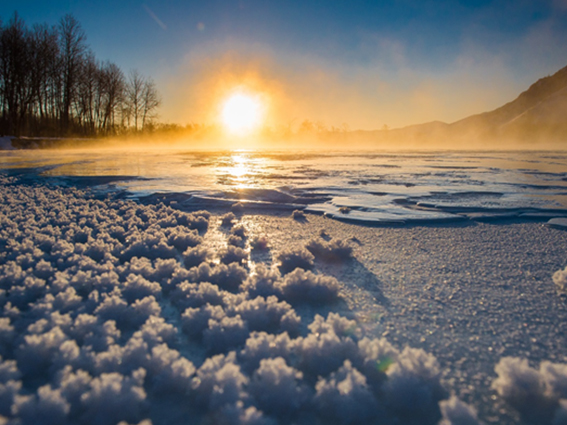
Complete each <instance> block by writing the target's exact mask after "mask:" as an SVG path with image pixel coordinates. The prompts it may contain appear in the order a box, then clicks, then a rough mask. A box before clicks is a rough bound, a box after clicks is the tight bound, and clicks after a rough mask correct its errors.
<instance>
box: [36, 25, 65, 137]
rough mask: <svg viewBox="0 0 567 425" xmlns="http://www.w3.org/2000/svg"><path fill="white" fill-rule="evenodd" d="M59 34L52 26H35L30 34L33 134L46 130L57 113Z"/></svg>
mask: <svg viewBox="0 0 567 425" xmlns="http://www.w3.org/2000/svg"><path fill="white" fill-rule="evenodd" d="M58 40H59V35H58V33H57V29H56V28H55V27H52V28H50V27H48V26H47V25H45V24H43V25H35V26H34V27H33V30H32V33H31V41H30V42H31V55H32V69H31V73H32V75H31V85H32V90H33V97H34V105H33V110H32V111H30V112H31V113H32V119H33V121H34V122H35V125H34V132H35V133H36V134H39V133H41V132H42V131H45V129H49V127H50V126H51V125H52V122H54V121H55V119H56V116H57V108H56V106H55V103H56V99H55V98H56V97H57V96H58V92H59V90H57V89H56V86H57V81H54V80H56V79H58V74H59V72H58V71H59V45H58Z"/></svg>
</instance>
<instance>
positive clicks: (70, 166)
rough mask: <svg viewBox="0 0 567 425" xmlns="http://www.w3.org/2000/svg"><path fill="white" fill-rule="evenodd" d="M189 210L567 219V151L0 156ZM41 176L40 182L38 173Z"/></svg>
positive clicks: (33, 170)
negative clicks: (303, 211)
mask: <svg viewBox="0 0 567 425" xmlns="http://www.w3.org/2000/svg"><path fill="white" fill-rule="evenodd" d="M2 168H3V169H5V170H6V171H8V172H10V173H16V172H17V173H18V174H20V175H21V174H24V175H26V176H28V177H30V178H32V179H33V178H35V177H37V176H41V177H42V178H43V179H49V180H51V181H53V182H57V183H59V184H70V185H83V186H85V185H88V186H96V187H98V188H99V190H102V191H104V190H106V191H109V190H110V191H116V190H126V191H128V193H129V194H130V195H131V196H135V197H146V198H147V201H148V202H153V201H156V200H160V201H161V202H165V203H167V204H169V205H173V206H176V207H177V208H182V209H186V210H196V209H211V208H212V209H215V208H225V209H226V208H228V207H230V206H232V205H234V204H235V203H238V206H239V208H240V209H244V210H258V209H265V210H278V209H286V210H289V211H293V210H297V209H302V208H306V210H307V211H309V212H313V213H319V214H326V215H327V216H328V217H332V218H336V219H338V220H342V221H349V222H359V223H366V224H371V225H381V224H385V225H388V224H404V223H410V224H417V223H426V222H432V223H440V222H453V221H459V220H475V221H476V220H485V221H490V220H502V219H510V218H513V219H517V218H520V219H531V220H544V219H551V218H555V217H565V216H567V180H566V175H567V174H566V172H565V169H567V155H566V154H565V153H562V152H558V153H553V154H550V153H549V152H423V153H408V152H381V153H342V152H329V153H325V154H321V153H315V152H307V153H298V154H289V153H285V152H260V151H258V152H255V151H248V152H247V151H238V152H216V153H215V152H211V153H207V152H191V151H182V150H162V151H156V152H149V153H148V152H142V151H130V152H128V153H127V154H126V153H122V152H116V151H95V150H93V151H91V152H89V155H88V160H84V156H82V155H81V154H79V153H73V151H61V152H53V151H43V152H42V155H41V159H38V156H37V155H36V154H35V153H33V152H26V151H17V152H13V151H11V152H2V155H0V169H2ZM34 176H35V177H34Z"/></svg>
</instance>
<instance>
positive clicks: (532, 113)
mask: <svg viewBox="0 0 567 425" xmlns="http://www.w3.org/2000/svg"><path fill="white" fill-rule="evenodd" d="M351 134H352V136H353V138H354V139H356V140H359V141H360V142H362V143H365V144H366V143H368V142H371V143H378V144H379V145H382V144H383V145H386V144H388V145H390V144H392V143H394V144H395V145H396V146H398V147H424V148H426V147H430V146H439V147H448V148H469V147H474V146H479V147H494V148H499V147H500V148H507V147H511V146H512V145H518V144H519V145H521V147H534V148H538V147H559V148H567V66H566V67H565V68H562V69H560V70H559V71H557V72H556V73H555V74H553V75H551V76H548V77H544V78H541V79H539V80H538V81H536V82H535V83H534V84H532V85H531V86H530V87H529V88H528V89H527V90H526V91H524V92H522V93H521V94H520V95H519V96H518V97H517V98H516V99H514V100H513V101H511V102H509V103H506V104H505V105H503V106H501V107H499V108H497V109H494V110H493V111H489V112H484V113H481V114H477V115H472V116H470V117H467V118H463V119H461V120H459V121H456V122H454V123H451V124H447V123H444V122H441V121H433V122H428V123H424V124H417V125H411V126H408V127H403V128H397V129H391V130H375V131H354V132H352V133H351Z"/></svg>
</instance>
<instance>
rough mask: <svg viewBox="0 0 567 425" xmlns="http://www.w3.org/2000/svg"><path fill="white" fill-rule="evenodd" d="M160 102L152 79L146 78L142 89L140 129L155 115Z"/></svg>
mask: <svg viewBox="0 0 567 425" xmlns="http://www.w3.org/2000/svg"><path fill="white" fill-rule="evenodd" d="M160 104H161V99H160V97H159V95H158V92H157V89H156V85H155V83H154V81H153V80H152V79H151V78H148V79H146V81H145V82H144V87H143V89H142V130H144V129H145V128H146V124H148V123H150V122H152V120H153V119H154V118H156V117H157V108H158V107H159V105H160Z"/></svg>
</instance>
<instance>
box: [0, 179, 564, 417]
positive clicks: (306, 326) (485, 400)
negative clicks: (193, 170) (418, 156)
mask: <svg viewBox="0 0 567 425" xmlns="http://www.w3.org/2000/svg"><path fill="white" fill-rule="evenodd" d="M95 194H96V193H95V192H90V191H88V190H86V191H85V190H80V189H76V188H73V187H70V188H57V187H50V186H47V185H45V184H41V183H39V182H37V181H32V182H29V181H28V180H24V181H22V180H20V179H19V178H18V177H0V355H1V356H2V362H1V363H0V416H1V419H0V422H2V421H3V422H7V423H13V424H19V423H22V424H31V423H34V424H36V423H42V424H49V423H53V424H62V423H82V424H83V423H84V424H97V425H98V424H116V423H118V422H119V421H127V423H139V422H140V421H143V420H146V419H149V420H150V421H151V422H152V423H153V424H154V425H156V424H185V423H191V424H193V423H205V424H208V423H214V424H217V423H218V424H225V423H226V424H277V423H279V424H288V423H297V424H359V423H387V424H400V425H401V424H437V423H440V422H441V423H442V424H476V423H480V421H482V422H485V423H498V424H513V423H533V424H553V425H559V424H565V423H567V401H566V400H567V357H566V351H565V348H566V347H567V344H566V343H567V341H566V339H567V309H566V307H567V304H566V300H565V296H564V295H563V294H562V291H564V289H565V280H566V278H565V275H566V274H567V271H565V266H567V257H566V256H565V253H566V252H567V233H566V232H565V231H562V230H560V229H555V228H552V227H549V226H545V225H543V224H539V223H527V222H508V223H506V224H496V225H495V224H486V223H477V222H469V221H467V222H466V223H464V224H463V223H456V224H441V225H436V226H411V227H404V228H389V227H384V228H372V227H364V226H357V225H353V224H347V223H342V222H339V221H336V220H330V219H328V218H325V217H322V216H316V215H311V214H304V213H302V212H296V213H294V214H293V215H291V214H289V213H287V212H286V213H272V214H262V213H260V212H258V211H256V212H253V213H251V212H250V211H249V210H245V211H244V212H241V213H238V211H239V210H238V209H236V210H235V213H237V214H236V215H235V214H233V213H231V212H229V213H226V214H225V213H222V214H215V215H212V214H211V213H209V212H206V211H200V212H192V213H188V212H183V211H181V210H179V209H177V208H173V207H172V206H166V205H164V204H163V203H161V202H158V201H155V202H151V203H140V202H135V201H131V200H123V199H119V198H118V197H114V196H108V197H100V196H94V195H95ZM172 205H173V206H174V207H175V205H176V204H175V203H173V204H172ZM476 412H478V419H477V413H476Z"/></svg>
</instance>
